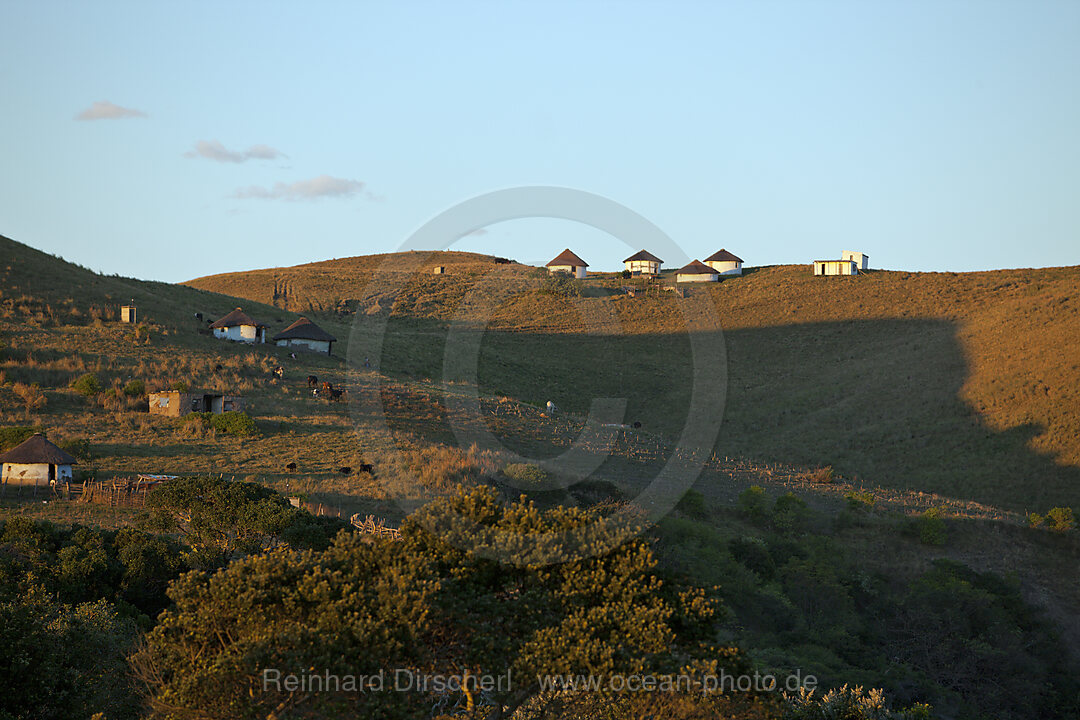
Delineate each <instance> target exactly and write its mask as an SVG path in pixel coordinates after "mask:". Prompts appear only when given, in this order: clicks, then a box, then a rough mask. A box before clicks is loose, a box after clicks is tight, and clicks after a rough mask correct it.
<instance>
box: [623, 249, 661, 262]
mask: <svg viewBox="0 0 1080 720" xmlns="http://www.w3.org/2000/svg"><path fill="white" fill-rule="evenodd" d="M635 261H638V262H654V263H662V262H664V261H663V260H661V259H660V258H658V257H656V256H655V255H653V254H652V253H651V252H649V251H648V250H642V251H641V252H636V253H634V254H633V255H631V256H630V257H628V258H626V259H625V260H623V262H624V263H625V262H635Z"/></svg>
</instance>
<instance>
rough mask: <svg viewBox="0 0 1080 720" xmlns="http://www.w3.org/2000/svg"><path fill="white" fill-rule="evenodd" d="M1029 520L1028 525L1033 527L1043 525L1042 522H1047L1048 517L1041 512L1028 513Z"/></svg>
mask: <svg viewBox="0 0 1080 720" xmlns="http://www.w3.org/2000/svg"><path fill="white" fill-rule="evenodd" d="M1027 520H1028V525H1029V526H1031V527H1033V528H1037V527H1042V524H1043V523H1044V522H1046V518H1044V517H1043V516H1042V515H1040V514H1039V513H1028V516H1027Z"/></svg>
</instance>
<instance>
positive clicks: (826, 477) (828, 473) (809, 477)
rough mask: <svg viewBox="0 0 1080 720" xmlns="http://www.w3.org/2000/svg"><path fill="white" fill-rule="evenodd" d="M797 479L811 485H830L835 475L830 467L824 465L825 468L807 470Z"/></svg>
mask: <svg viewBox="0 0 1080 720" xmlns="http://www.w3.org/2000/svg"><path fill="white" fill-rule="evenodd" d="M799 479H800V480H804V481H806V482H812V483H831V482H832V481H833V480H835V479H836V474H835V473H834V472H833V469H832V465H826V466H825V467H819V468H815V469H813V470H807V471H806V472H804V473H802V474H801V475H799Z"/></svg>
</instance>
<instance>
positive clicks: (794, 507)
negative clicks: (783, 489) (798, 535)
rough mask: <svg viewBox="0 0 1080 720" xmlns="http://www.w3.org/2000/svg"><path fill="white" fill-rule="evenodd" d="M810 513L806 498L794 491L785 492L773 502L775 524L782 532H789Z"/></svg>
mask: <svg viewBox="0 0 1080 720" xmlns="http://www.w3.org/2000/svg"><path fill="white" fill-rule="evenodd" d="M808 514H809V510H808V509H807V507H806V501H805V500H803V499H802V498H801V497H799V496H797V495H795V494H794V493H790V492H789V493H785V494H783V495H781V496H780V497H778V498H776V502H775V503H774V504H773V512H772V515H773V525H775V526H776V529H777V530H779V531H781V532H789V531H791V530H794V529H796V528H797V527H798V526H799V525H801V524H802V521H803V520H805V519H806V516H807V515H808Z"/></svg>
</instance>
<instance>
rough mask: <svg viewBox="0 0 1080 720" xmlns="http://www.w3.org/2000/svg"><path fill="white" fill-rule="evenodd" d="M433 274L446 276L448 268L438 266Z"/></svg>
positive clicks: (433, 270)
mask: <svg viewBox="0 0 1080 720" xmlns="http://www.w3.org/2000/svg"><path fill="white" fill-rule="evenodd" d="M431 274H432V275H445V274H446V266H445V265H436V266H435V267H433V268H432V269H431Z"/></svg>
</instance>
